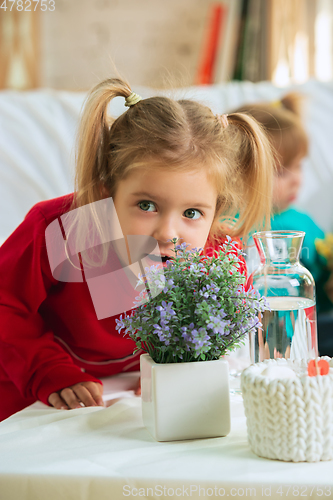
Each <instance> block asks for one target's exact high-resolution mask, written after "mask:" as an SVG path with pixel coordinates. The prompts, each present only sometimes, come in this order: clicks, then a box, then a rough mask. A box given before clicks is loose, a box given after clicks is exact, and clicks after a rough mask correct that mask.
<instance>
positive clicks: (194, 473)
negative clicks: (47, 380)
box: [0, 373, 333, 500]
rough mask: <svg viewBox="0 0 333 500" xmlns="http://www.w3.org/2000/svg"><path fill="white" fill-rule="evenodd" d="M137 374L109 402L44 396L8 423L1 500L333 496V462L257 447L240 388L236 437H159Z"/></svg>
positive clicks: (1, 429)
mask: <svg viewBox="0 0 333 500" xmlns="http://www.w3.org/2000/svg"><path fill="white" fill-rule="evenodd" d="M137 377H138V374H137V373H136V374H126V375H122V376H117V377H113V378H112V379H107V381H106V383H105V393H106V400H108V401H107V404H111V403H112V402H113V404H111V405H110V406H108V407H107V408H98V407H95V408H80V409H76V410H70V411H66V410H54V409H52V408H49V407H47V406H45V405H43V404H42V403H35V404H34V405H32V406H30V407H29V408H26V409H25V410H23V411H21V412H19V413H16V414H15V415H13V416H12V417H10V418H8V419H7V420H5V421H3V422H1V423H0V500H28V499H29V500H72V499H82V500H118V499H119V500H120V499H124V498H130V499H133V498H136V497H137V498H151V499H153V498H174V499H176V498H192V499H203V498H221V497H228V496H229V497H234V498H243V497H244V498H267V499H275V498H276V499H284V498H295V497H300V498H304V497H305V498H333V461H332V462H319V463H313V464H311V463H296V464H295V463H285V462H279V461H272V460H266V459H263V458H259V457H257V456H256V455H254V454H253V453H252V452H251V450H250V448H249V445H248V442H247V436H246V421H245V416H244V412H243V403H242V398H241V396H240V395H238V394H233V395H231V412H232V428H231V432H230V434H229V435H228V436H226V437H224V438H216V439H202V440H193V441H181V442H170V443H158V442H155V441H154V440H153V438H152V437H151V436H150V435H149V433H148V432H147V431H146V429H145V427H144V426H143V423H142V418H141V399H140V397H136V396H135V395H134V392H133V391H131V390H130V388H131V387H134V385H135V382H136V380H137ZM124 391H125V392H124ZM117 396H118V397H120V398H118V399H117ZM115 397H116V399H109V398H115Z"/></svg>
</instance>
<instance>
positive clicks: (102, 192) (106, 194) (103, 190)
mask: <svg viewBox="0 0 333 500" xmlns="http://www.w3.org/2000/svg"><path fill="white" fill-rule="evenodd" d="M99 193H100V196H101V200H104V198H109V196H110V193H109V192H108V190H107V189H106V187H105V186H104V184H102V183H100V185H99Z"/></svg>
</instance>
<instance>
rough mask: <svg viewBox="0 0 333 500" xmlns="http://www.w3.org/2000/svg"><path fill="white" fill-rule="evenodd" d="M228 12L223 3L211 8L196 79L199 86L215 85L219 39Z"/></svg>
mask: <svg viewBox="0 0 333 500" xmlns="http://www.w3.org/2000/svg"><path fill="white" fill-rule="evenodd" d="M226 12H227V7H226V5H224V4H222V3H215V4H213V5H212V6H211V13H210V16H209V20H208V26H207V31H206V39H205V43H204V48H203V52H202V57H201V61H200V64H199V68H198V74H197V78H196V83H197V84H198V85H204V84H211V83H213V78H214V68H215V63H216V58H217V52H218V46H219V38H220V35H221V31H222V28H223V26H224V22H225V19H226Z"/></svg>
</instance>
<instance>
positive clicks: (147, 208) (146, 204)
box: [139, 201, 155, 212]
mask: <svg viewBox="0 0 333 500" xmlns="http://www.w3.org/2000/svg"><path fill="white" fill-rule="evenodd" d="M139 207H140V208H141V210H143V211H144V212H153V211H154V210H155V205H154V203H153V202H152V201H140V203H139Z"/></svg>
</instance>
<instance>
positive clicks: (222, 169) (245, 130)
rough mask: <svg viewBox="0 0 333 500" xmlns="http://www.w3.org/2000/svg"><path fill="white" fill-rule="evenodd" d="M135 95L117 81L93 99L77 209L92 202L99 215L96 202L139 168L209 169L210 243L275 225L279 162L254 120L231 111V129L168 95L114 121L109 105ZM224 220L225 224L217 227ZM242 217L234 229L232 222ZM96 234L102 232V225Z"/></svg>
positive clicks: (80, 146)
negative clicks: (212, 194) (212, 198)
mask: <svg viewBox="0 0 333 500" xmlns="http://www.w3.org/2000/svg"><path fill="white" fill-rule="evenodd" d="M131 93H132V90H131V88H130V85H129V84H128V83H127V82H126V81H124V80H122V79H118V78H115V79H107V80H104V81H102V82H101V83H99V84H98V85H96V86H95V87H94V88H93V89H92V90H91V92H90V93H89V95H88V97H87V100H86V103H85V107H84V110H83V115H82V119H81V122H80V126H79V130H78V139H77V158H76V179H75V196H74V199H73V204H72V207H71V208H72V209H73V208H78V207H82V206H84V205H87V204H90V206H91V207H92V210H93V205H91V204H93V202H95V201H98V200H101V199H102V198H105V197H109V196H111V197H112V196H114V194H115V192H116V189H117V185H118V183H119V181H120V180H122V179H124V178H125V177H126V176H127V175H129V174H130V173H131V172H133V171H135V169H137V168H140V167H145V168H161V169H172V170H179V171H186V170H192V169H195V168H200V169H201V168H205V169H206V171H207V175H208V178H209V179H211V181H212V182H213V183H214V185H215V186H216V188H217V191H218V197H217V203H216V212H215V219H214V222H213V225H212V229H211V234H210V238H218V237H219V236H220V235H221V234H230V235H231V236H247V235H248V234H249V233H250V230H251V229H253V227H255V226H256V227H257V228H262V227H263V225H264V222H263V221H265V223H266V224H269V220H270V214H271V191H272V173H273V168H274V167H273V165H274V160H273V155H272V148H271V146H270V143H269V141H268V139H267V137H266V135H265V133H264V132H263V130H262V128H261V126H260V125H258V124H257V122H256V121H255V120H253V119H252V118H251V117H249V116H247V115H245V114H241V113H232V114H229V115H228V126H227V127H226V128H225V127H223V126H222V125H221V122H220V120H219V117H218V116H216V115H214V114H213V112H212V111H211V109H210V108H208V107H207V106H205V105H203V104H200V103H198V102H195V101H192V100H186V99H182V100H179V101H175V100H173V99H170V98H167V97H150V98H146V99H142V100H140V101H139V102H138V103H137V104H135V105H133V106H131V107H129V108H128V110H127V111H125V112H124V113H123V114H122V115H121V116H119V117H118V118H117V119H113V118H111V117H110V116H109V114H108V106H109V103H110V101H111V100H112V99H114V98H115V97H119V96H120V97H123V98H127V97H128V96H130V94H131ZM221 214H222V215H223V216H224V217H225V222H224V223H223V222H222V223H221V222H219V219H220V217H221ZM236 214H238V218H237V222H236V223H235V224H234V226H233V227H230V224H229V223H228V220H229V219H228V218H230V217H234V216H235V215H236ZM92 217H93V218H95V215H94V214H92ZM80 224H83V225H84V222H83V221H80V220H78V233H80ZM82 227H83V226H82ZM96 228H97V231H99V232H101V231H102V226H101V225H100V223H99V221H96ZM92 239H93V236H92ZM189 243H190V242H189Z"/></svg>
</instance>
